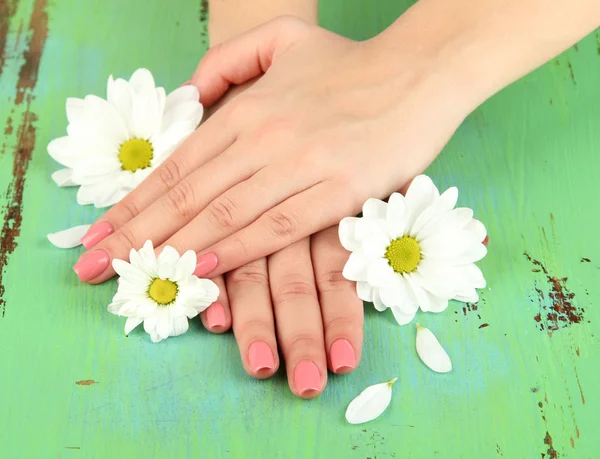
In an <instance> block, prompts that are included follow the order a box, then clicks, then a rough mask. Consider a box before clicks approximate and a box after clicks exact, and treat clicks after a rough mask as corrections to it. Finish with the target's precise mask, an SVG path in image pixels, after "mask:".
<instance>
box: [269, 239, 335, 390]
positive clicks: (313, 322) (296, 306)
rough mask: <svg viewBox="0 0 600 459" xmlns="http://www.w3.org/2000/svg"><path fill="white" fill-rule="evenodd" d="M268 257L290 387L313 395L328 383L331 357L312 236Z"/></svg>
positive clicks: (276, 315) (275, 309)
mask: <svg viewBox="0 0 600 459" xmlns="http://www.w3.org/2000/svg"><path fill="white" fill-rule="evenodd" d="M268 260H269V282H270V286H271V297H272V298H273V310H274V311H275V319H276V323H277V337H278V341H279V346H280V347H281V350H282V352H283V356H284V359H285V366H286V370H287V376H288V382H289V385H290V389H291V390H292V392H293V393H294V394H296V395H298V396H299V397H303V398H312V397H315V396H317V395H318V394H320V393H321V391H322V390H323V389H324V388H325V385H326V384H327V359H326V356H325V345H324V342H323V323H322V319H321V311H320V309H319V301H318V299H317V290H316V286H315V278H314V275H313V270H312V263H311V259H310V242H309V239H308V238H304V239H302V240H301V241H299V242H296V243H294V244H292V245H290V246H289V247H286V248H285V249H283V250H281V251H280V252H277V253H275V254H273V255H271V256H270V257H269V259H268Z"/></svg>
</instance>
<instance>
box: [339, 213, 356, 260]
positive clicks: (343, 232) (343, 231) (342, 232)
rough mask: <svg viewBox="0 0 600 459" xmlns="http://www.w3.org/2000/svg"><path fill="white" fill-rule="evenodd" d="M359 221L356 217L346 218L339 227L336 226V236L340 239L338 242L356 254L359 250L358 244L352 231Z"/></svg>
mask: <svg viewBox="0 0 600 459" xmlns="http://www.w3.org/2000/svg"><path fill="white" fill-rule="evenodd" d="M359 220H360V219H359V218H356V217H346V218H344V219H343V220H342V221H341V222H340V224H339V226H338V235H339V237H340V242H341V244H342V246H343V247H344V248H345V249H346V250H348V251H350V252H356V251H358V250H360V247H361V246H360V242H359V241H358V240H357V239H356V237H355V235H354V229H355V227H356V222H358V221H359Z"/></svg>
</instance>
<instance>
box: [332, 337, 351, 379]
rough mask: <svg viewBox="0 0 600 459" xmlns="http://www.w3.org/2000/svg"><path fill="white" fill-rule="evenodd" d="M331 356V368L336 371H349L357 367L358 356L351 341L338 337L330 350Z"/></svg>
mask: <svg viewBox="0 0 600 459" xmlns="http://www.w3.org/2000/svg"><path fill="white" fill-rule="evenodd" d="M329 355H330V357H331V368H332V369H333V372H334V373H339V372H342V373H347V372H349V371H350V370H354V368H356V356H355V355H354V348H353V347H352V344H350V341H348V340H346V339H338V340H336V341H334V343H333V344H332V345H331V349H330V350H329Z"/></svg>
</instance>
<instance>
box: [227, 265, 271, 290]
mask: <svg viewBox="0 0 600 459" xmlns="http://www.w3.org/2000/svg"><path fill="white" fill-rule="evenodd" d="M228 280H229V282H233V283H234V284H237V285H268V283H269V277H268V275H267V270H266V269H264V268H263V267H262V266H258V265H257V264H254V263H250V264H247V265H245V266H242V267H241V268H238V269H236V270H234V271H233V272H231V273H229V274H228Z"/></svg>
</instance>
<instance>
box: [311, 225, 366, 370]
mask: <svg viewBox="0 0 600 459" xmlns="http://www.w3.org/2000/svg"><path fill="white" fill-rule="evenodd" d="M310 250H311V255H312V260H313V266H314V270H315V279H316V282H317V290H318V292H319V302H320V303H321V314H322V316H323V327H324V329H325V349H327V350H328V357H329V358H328V364H329V368H330V369H331V371H333V372H334V373H339V374H346V373H350V372H351V371H353V370H354V369H355V368H356V367H357V366H358V363H359V362H360V357H361V354H362V343H363V302H362V301H361V300H360V299H359V298H358V296H357V295H356V283H355V282H350V281H349V280H347V279H345V278H344V276H342V270H343V269H344V265H345V264H346V261H347V260H348V252H347V251H346V250H345V249H344V248H343V247H342V244H340V240H339V237H338V227H337V225H336V226H332V227H331V228H328V229H326V230H323V231H321V232H319V233H317V234H315V235H313V236H311V243H310Z"/></svg>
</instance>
